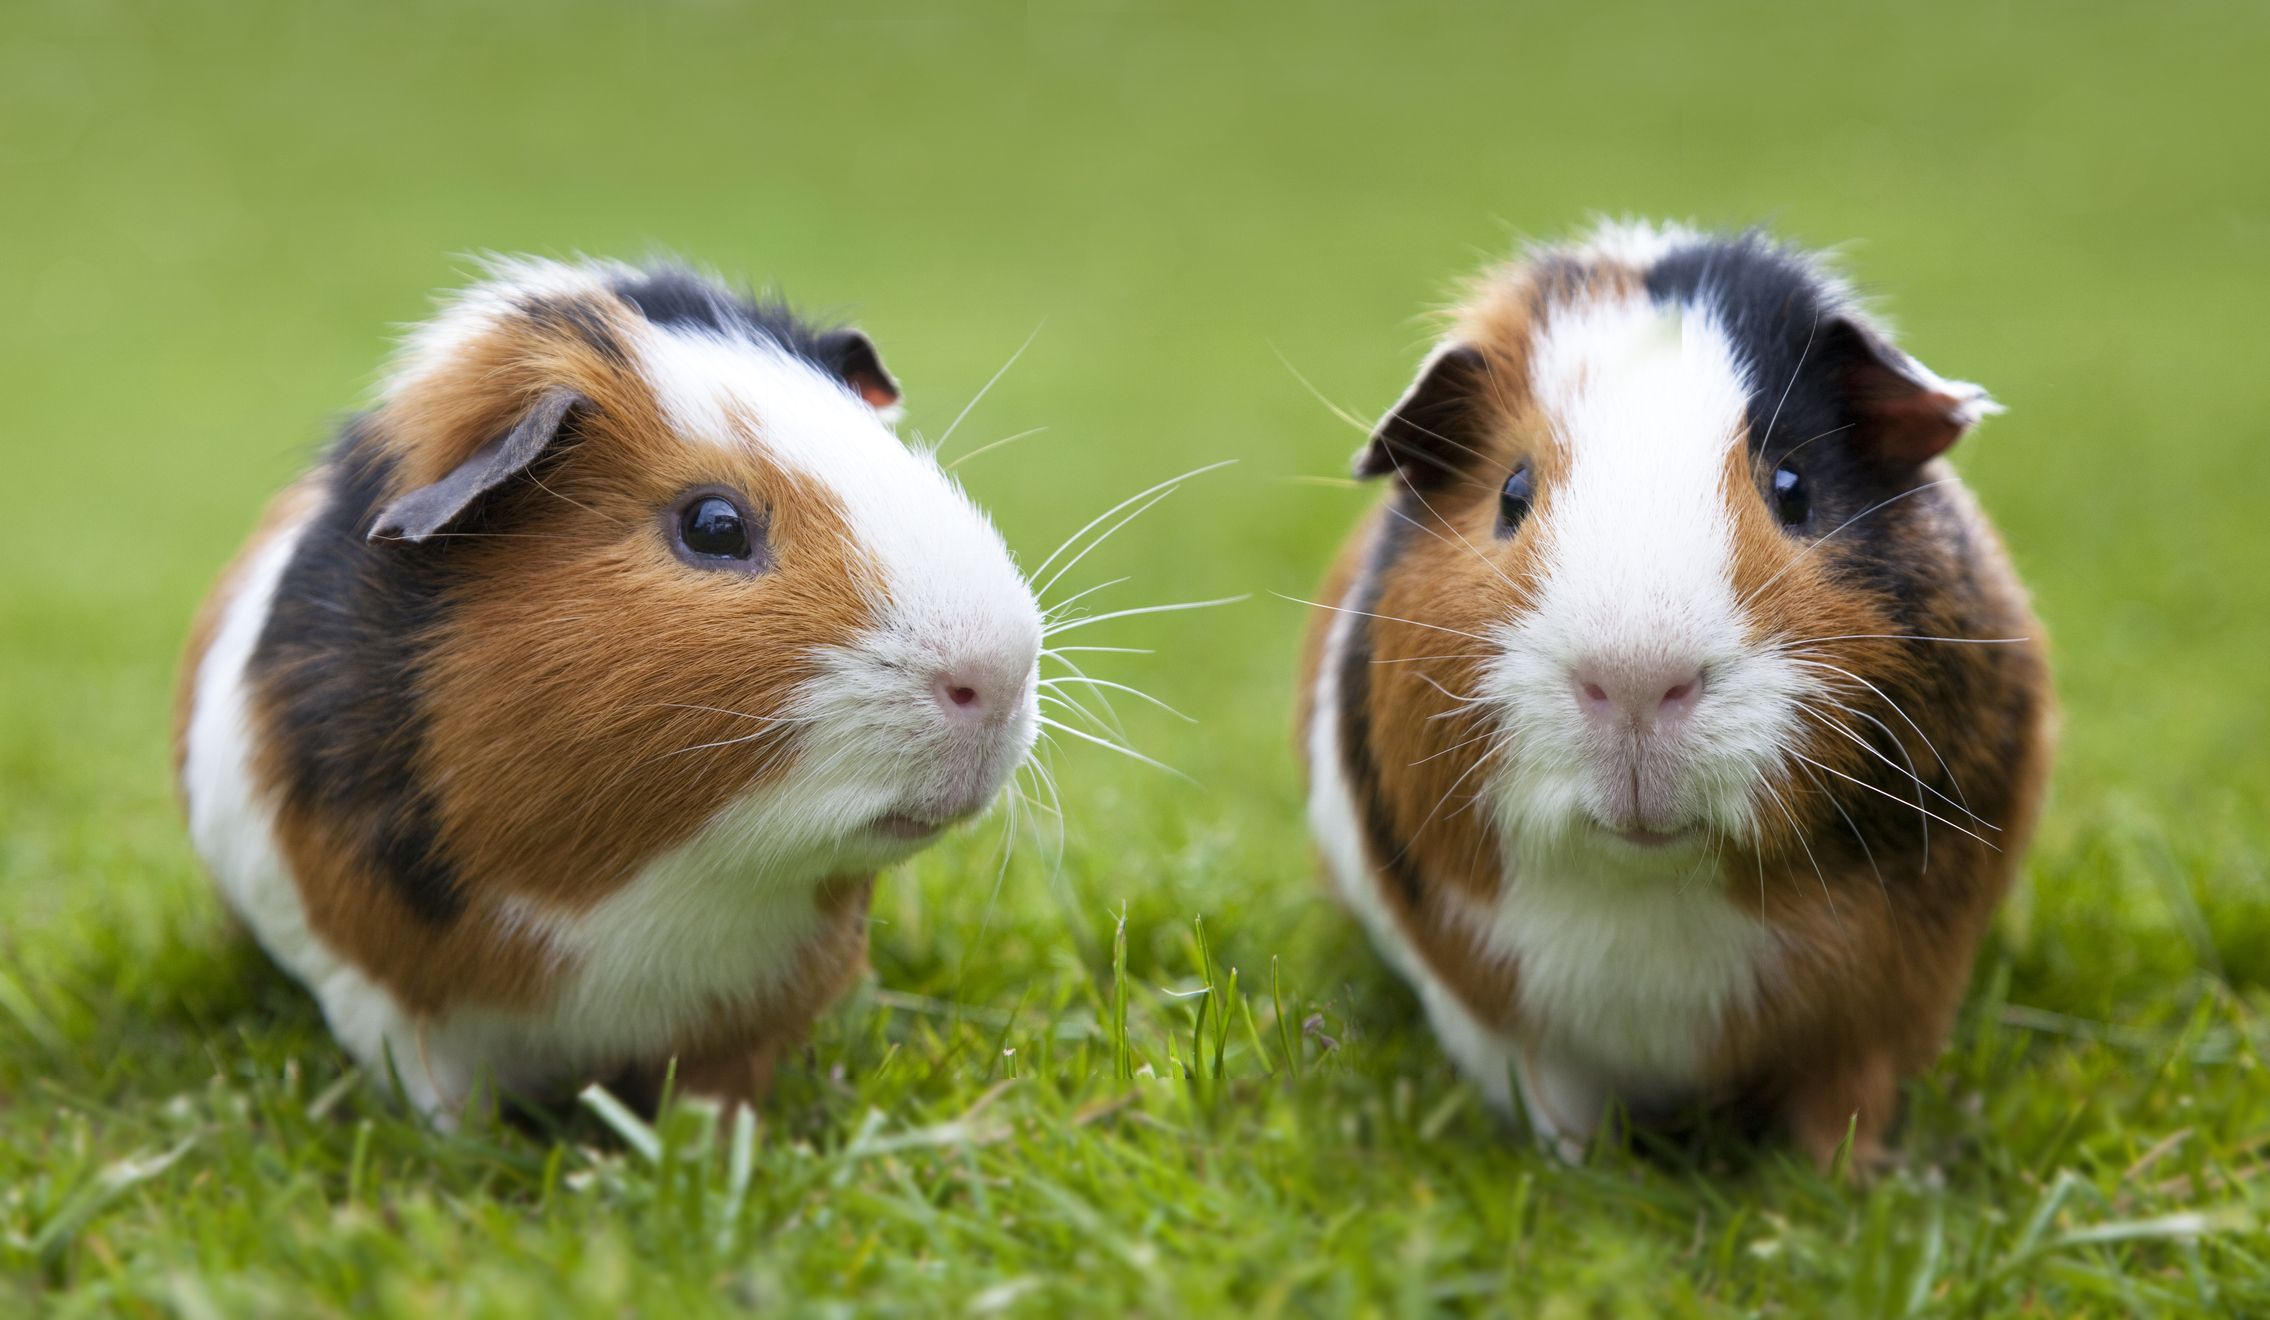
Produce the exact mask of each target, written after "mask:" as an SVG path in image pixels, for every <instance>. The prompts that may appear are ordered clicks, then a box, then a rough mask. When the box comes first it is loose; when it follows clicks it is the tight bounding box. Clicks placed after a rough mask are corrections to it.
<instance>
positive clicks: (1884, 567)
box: [1647, 231, 1940, 622]
mask: <svg viewBox="0 0 2270 1320" xmlns="http://www.w3.org/2000/svg"><path fill="white" fill-rule="evenodd" d="M1647 291H1648V296H1649V297H1651V298H1653V299H1654V300H1655V301H1656V302H1657V303H1659V304H1682V305H1686V306H1693V307H1704V308H1708V309H1710V310H1711V311H1713V312H1714V313H1716V315H1717V318H1718V322H1719V324H1720V326H1721V327H1722V328H1723V329H1724V330H1725V332H1726V335H1727V337H1728V339H1729V340H1730V341H1731V344H1732V347H1733V349H1734V353H1735V356H1736V358H1737V359H1738V361H1739V365H1740V366H1741V368H1742V370H1743V374H1744V375H1745V376H1746V377H1747V380H1748V383H1749V385H1750V389H1751V394H1750V400H1749V407H1748V410H1747V417H1746V419H1745V420H1746V421H1747V424H1748V426H1747V429H1748V432H1749V444H1750V453H1751V457H1752V460H1753V467H1754V468H1755V471H1756V475H1757V478H1758V481H1759V483H1760V493H1761V496H1763V495H1764V494H1765V493H1766V492H1767V491H1768V490H1769V489H1770V488H1769V487H1768V486H1767V485H1766V484H1765V483H1767V482H1770V481H1771V479H1772V475H1773V471H1774V469H1775V468H1776V467H1778V466H1780V465H1781V464H1783V463H1788V464H1790V465H1791V466H1793V467H1795V468H1796V469H1797V470H1798V471H1799V472H1801V473H1802V474H1803V475H1804V479H1805V482H1806V486H1807V488H1808V489H1809V490H1810V492H1811V494H1812V504H1813V509H1812V516H1811V518H1810V519H1809V520H1808V521H1807V523H1806V524H1805V525H1802V526H1799V527H1796V528H1793V529H1792V531H1793V534H1795V535H1798V536H1800V537H1802V538H1805V539H1808V540H1811V539H1820V538H1827V544H1825V545H1824V546H1823V547H1822V548H1821V550H1820V552H1819V554H1820V557H1821V558H1822V559H1823V560H1824V561H1826V562H1827V563H1829V564H1831V565H1833V566H1834V567H1835V568H1836V570H1837V571H1838V573H1839V574H1840V576H1842V577H1844V578H1845V579H1846V580H1848V581H1849V582H1851V583H1852V584H1853V585H1854V586H1857V587H1859V588H1861V589H1863V590H1867V591H1869V592H1871V593H1872V594H1874V595H1876V596H1878V597H1880V598H1882V599H1884V600H1885V601H1886V602H1888V603H1890V604H1891V605H1892V606H1893V608H1894V612H1895V613H1897V614H1898V615H1899V616H1900V617H1901V619H1902V621H1903V622H1911V621H1912V617H1913V610H1912V608H1911V607H1912V604H1913V603H1914V601H1915V600H1916V599H1917V598H1918V596H1917V592H1918V589H1919V587H1921V586H1922V585H1923V584H1919V583H1916V582H1914V581H1912V580H1910V578H1909V574H1908V572H1907V571H1905V568H1906V566H1905V565H1904V564H1903V562H1902V559H1903V557H1902V556H1901V554H1900V546H1901V544H1902V543H1903V542H1905V541H1907V540H1908V539H1909V538H1910V537H1912V536H1915V535H1919V534H1921V533H1920V532H1919V530H1918V529H1919V528H1920V527H1921V526H1923V525H1926V524H1928V523H1929V522H1931V521H1933V520H1934V519H1933V514H1934V511H1935V509H1936V507H1937V505H1938V504H1939V502H1940V501H1939V499H1938V496H1937V494H1936V492H1933V491H1924V492H1922V493H1920V494H1915V495H1909V494H1907V493H1906V492H1908V491H1909V490H1911V489H1912V488H1913V487H1914V486H1915V485H1916V484H1917V481H1916V478H1915V477H1914V475H1913V474H1887V473H1885V472H1884V471H1882V470H1880V469H1879V468H1877V467H1876V466H1874V465H1873V464H1871V463H1869V462H1868V461H1866V459H1865V458H1864V457H1863V456H1862V455H1861V454H1860V452H1859V451H1858V450H1857V449H1856V447H1855V444H1854V435H1853V432H1854V430H1855V429H1856V427H1857V425H1858V418H1857V416H1856V415H1855V413H1854V411H1853V408H1852V406H1851V398H1850V395H1849V393H1848V391H1847V389H1846V386H1845V382H1846V381H1847V379H1848V377H1849V374H1850V372H1851V370H1852V368H1853V366H1854V359H1855V355H1856V354H1859V353H1862V352H1865V349H1864V348H1863V347H1862V346H1861V345H1860V343H1859V341H1858V340H1857V339H1856V338H1855V337H1854V336H1853V334H1852V333H1851V329H1850V326H1849V324H1848V323H1847V322H1846V321H1844V320H1843V317H1844V316H1845V314H1846V313H1847V312H1848V311H1849V309H1848V308H1847V307H1846V306H1845V304H1844V301H1843V299H1842V298H1841V296H1840V295H1839V294H1837V293H1836V292H1835V291H1834V290H1832V289H1831V288H1829V287H1827V286H1826V285H1824V284H1823V282H1822V280H1821V278H1820V277H1819V276H1818V275H1816V274H1815V273H1814V272H1813V270H1812V268H1811V267H1810V266H1809V265H1807V263H1806V262H1805V261H1804V260H1802V259H1801V258H1799V257H1798V256H1796V255H1795V254H1793V253H1790V252H1788V251H1787V250H1785V249H1783V248H1781V247H1779V246H1777V245H1776V244H1775V243H1774V242H1773V241H1772V240H1771V239H1769V238H1767V237H1766V236H1764V235H1763V234H1761V233H1758V232H1756V231H1751V232H1749V233H1743V234H1736V235H1731V236H1713V237H1707V238H1702V239H1698V240H1696V241H1694V242H1692V243H1689V244H1687V245H1686V246H1684V247H1680V248H1677V249H1675V250H1673V251H1672V252H1671V253H1670V254H1668V255H1667V256H1665V257H1664V258H1663V259H1662V260H1661V261H1658V262H1657V263H1656V264H1655V266H1654V267H1653V268H1652V269H1650V270H1649V271H1648V272H1647ZM1887 500H1892V501H1896V502H1894V503H1891V504H1885V503H1884V502H1885V501H1887ZM1878 505H1883V507H1881V508H1876V507H1875V506H1878ZM1871 510H1873V511H1871Z"/></svg>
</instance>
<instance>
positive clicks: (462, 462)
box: [177, 262, 1040, 1121]
mask: <svg viewBox="0 0 2270 1320" xmlns="http://www.w3.org/2000/svg"><path fill="white" fill-rule="evenodd" d="M896 401H897V390H896V386H895V385H894V384H893V383H892V382H891V380H890V377H889V376H888V375H887V374H885V373H884V371H883V369H882V366H881V363H880V362H879V360H878V359H877V358H876V356H875V354H874V351H873V348H872V346H871V345H869V344H868V343H867V341H866V340H865V339H864V338H863V337H861V336H859V335H858V334H856V333H855V332H851V331H834V332H829V333H819V332H816V331H813V330H811V329H809V328H808V327H806V326H804V325H802V324H800V323H798V322H797V321H795V320H794V319H793V318H792V317H790V316H789V315H788V314H787V313H786V312H785V311H782V310H780V309H777V308H772V307H766V306H760V305H758V304H756V303H753V302H751V301H748V300H746V299H744V298H741V297H739V296H737V295H734V294H732V293H730V292H729V291H727V290H725V289H723V288H721V287H718V286H716V285H713V284H711V283H709V282H707V281H705V280H703V279H700V278H698V277H695V276H692V275H689V274H686V273H684V272H680V271H674V270H660V271H642V270H637V269H633V268H629V267H621V266H612V265H598V264H583V265H572V266H571V265H562V264H554V263H547V262H508V263H500V264H499V265H498V266H497V268H496V269H495V270H494V272H493V275H492V279H491V280H490V281H489V282H487V283H484V284H482V285H479V286H476V287H474V288H473V289H470V290H468V291H467V292H465V293H464V294H462V295H460V296H459V297H458V298H456V299H455V300H453V301H452V302H451V303H450V304H449V306H447V307H446V308H445V309H444V311H443V312H442V314H441V315H440V316H439V317H437V318H436V320H435V321H433V322H432V323H430V324H429V325H427V326H425V327H423V328H422V329H421V330H420V331H419V332H418V333H417V334H416V335H414V336H413V338H412V340H411V341H410V343H409V345H408V348H407V351H406V352H405V354H404V356H403V359H402V361H401V363H400V364H399V366H398V369H397V370H396V372H395V373H394V375H393V376H392V377H391V378H390V379H389V381H388V382H387V384H386V385H385V387H384V389H383V391H382V395H381V399H380V402H379V403H378V405H377V406H376V407H375V408H373V409H372V410H371V411H370V412H368V413H366V414H364V415H362V416H360V417H358V418H356V419H355V420H354V421H352V422H351V423H350V424H349V425H348V426H347V427H346V429H345V431H344V433H343V434H342V435H341V436H340V438H339V439H338V441H337V442H336V443H335V444H334V445H333V446H332V448H331V450H330V451H329V453H328V454H327V456H326V457H325V459H324V461H323V462H322V463H321V464H320V465H319V466H318V467H317V468H316V469H315V470H314V471H313V472H311V473H310V474H309V475H308V476H307V477H305V478H303V479H302V480H301V481H300V482H299V483H298V484H297V485H295V486H293V487H291V488H290V489H288V490H287V491H285V492H284V493H283V494H282V495H280V496H278V497H277V499H276V501H275V502H274V503H273V504H272V505H271V507H270V509H269V511H268V515H267V517H266V519H265V521H264V523H263V525H262V526H261V528H260V529H259V530H258V532H256V534H255V535H254V537H253V539H252V541H251V542H250V543H249V544H248V545H247V546H246V548H245V549H244V551H243V552H242V554H241V555H240V556H239V558H238V560H237V562H236V564H235V565H233V566H232V567H231V568H230V569H229V570H228V571H227V572H226V573H225V574H224V576H223V578H222V580H221V583H220V584H219V585H218V586H217V587H216V588H215V590H214V593H213V595H212V596H211V598H210V599H209V600H208V601H207V603H206V606H205V609H204V611H203V612H202V614H201V615H200V617H199V619H198V622H197V624H196V625H195V627H194V630H193V633H192V636H191V640H190V645H189V651H188V656H187V658H186V661H185V665H184V671H183V675H182V685H181V693H180V699H179V703H178V706H179V715H178V720H177V756H178V769H179V774H180V782H181V786H182V790H183V795H184V799H185V802H186V806H187V812H188V816H189V823H190V833H191V836H192V841H193V843H194V844H195V847H196V849H197V851H198V853H199V855H200V856H201V857H202V858H203V860H204V862H205V864H206V865H207V867H208V868H209V869H210V870H211V872H212V873H213V875H214V877H215V879H216V881H217V882H218V884H219V887H220V889H221V892H222V894H223V895H224V896H225V898H226V900H227V902H228V905H229V906H230V908H231V909H233V910H234V911H235V912H236V914H237V915H238V916H240V917H241V918H242V919H243V920H244V922H245V923H246V924H247V925H248V926H249V927H250V928H251V930H252V932H253V934H254V935H255V936H256V937H257V938H258V939H259V941H260V943H261V944H262V945H263V946H265V947H266V949H267V950H268V951H269V953H270V954H271V955H273V956H274V957H275V958H276V959H277V961H278V962H279V963H281V964H282V965H283V966H284V968H285V969H286V970H287V971H289V972H290V973H291V974H292V975H293V976H295V977H297V978H298V979H299V980H300V981H302V982H303V983H304V984H305V985H306V986H307V987H308V989H309V990H310V991H311V992H312V993H313V994H314V995H315V997H316V999H317V1000H318V1001H319V1002H320V1003H321V1005H322V1008H323V1011H324V1013H325V1016H326V1017H327V1019H328V1020H329V1022H330V1024H331V1027H332V1030H333V1032H334V1033H335V1034H336V1035H337V1037H338V1039H339V1040H340V1042H341V1044H342V1045H344V1046H345V1047H346V1049H347V1050H348V1051H349V1052H350V1053H351V1054H352V1055H354V1057H355V1058H356V1059H358V1060H359V1061H360V1062H361V1063H363V1064H364V1065H365V1066H366V1067H367V1068H370V1069H372V1070H373V1071H374V1072H377V1073H379V1074H381V1075H384V1074H386V1073H388V1072H391V1073H392V1074H393V1075H395V1076H398V1077H399V1078H400V1081H401V1084H402V1086H403V1087H404V1089H405V1091H406V1092H407V1094H408V1096H409V1097H410V1099H411V1100H412V1101H413V1102H414V1103H415V1104H416V1105H417V1106H418V1107H419V1108H420V1109H422V1110H424V1111H426V1112H428V1113H431V1114H433V1115H436V1116H437V1117H440V1118H442V1119H444V1120H445V1121H446V1120H447V1119H449V1118H450V1117H452V1116H453V1115H454V1114H455V1113H456V1112H457V1111H458V1110H459V1109H460V1108H461V1107H462V1106H463V1104H464V1103H465V1102H466V1100H467V1099H468V1098H469V1097H470V1096H471V1095H473V1094H474V1093H475V1092H476V1090H477V1088H481V1087H483V1086H488V1085H493V1086H495V1087H497V1088H499V1089H501V1090H503V1091H506V1092H511V1093H515V1094H520V1095H524V1096H529V1097H534V1098H550V1097H554V1096H557V1095H560V1094H562V1093H566V1092H570V1091H572V1090H573V1089H574V1088H575V1087H577V1086H579V1085H581V1084H582V1083H584V1082H586V1081H590V1080H613V1081H615V1082H616V1083H617V1084H620V1085H627V1086H628V1087H630V1088H631V1089H632V1090H633V1091H636V1092H644V1093H646V1094H649V1095H651V1094H652V1092H653V1090H654V1088H655V1087H656V1085H657V1084H658V1083H659V1079H660V1077H661V1074H662V1071H663V1070H664V1069H665V1068H667V1067H668V1066H669V1065H670V1062H671V1061H672V1060H673V1059H675V1060H676V1061H677V1068H678V1073H677V1075H678V1078H679V1083H680V1086H681V1089H689V1090H695V1091H702V1092H708V1093H712V1094H715V1095H718V1096H721V1097H724V1098H746V1097H750V1096H753V1095H754V1094H756V1093H757V1092H759V1091H761V1089H762V1088H763V1087H764V1085H765V1084H766V1082H767V1080H768V1078H769V1072H770V1064H771V1059H772V1057H773V1055H774V1053H775V1052H777V1050H778V1049H779V1048H780V1047H781V1045H783V1044H784V1043H787V1042H790V1041H793V1040H794V1039H796V1038H797V1037H798V1036H799V1035H800V1034H801V1033H802V1032H803V1031H804V1030H805V1029H806V1028H807V1027H808V1025H809V1024H810V1022H811V1020H812V1018H813V1017H814V1015H815V1014H816V1013H818V1012H819V1011H820V1009H822V1008H823V1007H825V1006H826V1005H827V1004H828V1003H829V1002H830V1001H832V1000H833V999H834V998H835V997H837V996H838V995H839V994H840V993H841V992H842V991H843V990H844V989H845V988H846V987H847V986H848V985H849V984H850V983H851V981H852V980H853V979H854V978H855V977H856V976H857V975H858V973H859V972H860V971H861V969H862V968H863V966H864V959H865V916H866V905H867V894H868V888H869V885H870V883H871V880H872V877H873V876H874V874H875V872H876V871H877V869H878V868H880V867H882V866H884V865H887V864H889V863H890V862H892V861H895V860H897V859H899V858H902V857H905V856H907V855H909V854H911V853H912V852H914V851H916V850H918V849H919V848H920V847H922V846H924V845H925V844H927V843H928V842H930V841H931V840H932V839H933V838H934V837H935V836H936V834H937V832H938V831H939V830H941V829H943V828H944V827H945V826H947V825H948V824H950V823H952V822H953V821H955V820H959V819H962V818H965V817H968V816H970V815H972V814H975V813H976V812H978V811H981V810H983V809H984V808H985V807H986V806H987V805H988V804H989V803H990V801H991V800H992V798H993V797H994V796H995V795H996V793H997V792H998V791H999V789H1000V788H1001V786H1002V784H1003V783H1004V782H1005V780H1006V779H1007V777H1008V776H1009V774H1010V773H1011V772H1012V771H1013V770H1014V769H1015V767H1016V766H1017V765H1018V764H1019V763H1021V761H1022V760H1023V758H1024V756H1025V754H1026V752H1027V751H1028V750H1029V748H1030V745H1031V742H1032V738H1033V735H1034V731H1035V726H1036V720H1037V709H1036V704H1035V690H1034V683H1035V675H1034V670H1035V664H1036V661H1037V655H1038V648H1039V639H1040V618H1039V612H1038V610H1037V608H1036V607H1035V605H1034V603H1033V599H1032V595H1031V593H1030V591H1029V590H1028V589H1027V588H1026V586H1025V584H1024V582H1023V580H1022V579H1021V578H1020V577H1019V576H1018V574H1017V572H1016V570H1015V568H1014V566H1013V564H1012V562H1011V560H1010V558H1009V555H1008V553H1007V551H1006V549H1005V548H1004V547H1003V546H1002V544H1001V542H1000V539H999V537H998V535H997V534H996V533H995V532H994V530H993V528H992V526H991V524H990V523H989V522H987V520H986V519H985V518H984V516H983V515H982V514H981V513H980V512H978V511H977V510H976V509H975V508H974V507H973V506H972V505H971V504H970V503H969V502H968V500H967V499H966V498H965V497H964V496H963V495H962V494H961V492H960V490H959V489H958V488H956V487H955V486H954V485H953V484H952V483H951V481H950V480H949V479H948V478H947V477H946V476H945V475H944V474H943V473H942V472H941V471H940V470H939V469H938V467H937V466H936V464H935V463H934V462H933V461H932V460H931V459H930V457H929V456H928V455H927V454H922V453H917V452H914V451H911V450H909V449H908V448H906V447H905V446H903V445H902V444H900V443H899V441H898V440H897V439H896V438H895V437H894V436H893V435H892V434H891V433H890V432H889V430H888V429H887V428H886V426H885V425H884V421H885V419H886V415H887V412H888V410H889V409H890V408H891V407H892V406H893V405H895V403H896Z"/></svg>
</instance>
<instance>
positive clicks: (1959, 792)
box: [1789, 655, 1970, 811]
mask: <svg viewBox="0 0 2270 1320" xmlns="http://www.w3.org/2000/svg"><path fill="white" fill-rule="evenodd" d="M1789 661H1790V663H1791V664H1798V665H1807V666H1810V667H1812V668H1815V669H1826V670H1828V671H1830V672H1831V673H1837V674H1842V675H1844V676H1845V677H1846V678H1849V679H1851V680H1852V681H1853V682H1855V683H1858V684H1859V685H1860V686H1862V687H1864V688H1866V689H1868V690H1869V691H1870V692H1873V693H1875V694H1876V696H1877V698H1878V699H1880V700H1881V701H1882V702H1883V703H1884V704H1885V705H1886V706H1889V707H1891V709H1892V713H1893V714H1894V715H1897V716H1899V717H1900V719H1901V720H1902V721H1903V722H1904V723H1905V724H1906V725H1907V727H1909V728H1910V729H1913V730H1915V736H1916V737H1918V738H1920V739H1922V740H1923V746H1924V748H1925V750H1927V751H1929V752H1930V753H1931V759H1932V760H1935V761H1937V762H1938V763H1939V768H1940V769H1941V770H1944V771H1946V772H1947V783H1948V784H1949V785H1951V786H1952V787H1953V788H1954V790H1955V797H1956V799H1957V800H1959V801H1960V802H1962V804H1963V809H1964V810H1965V811H1968V810H1969V809H1970V797H1969V795H1968V794H1966V793H1964V792H1963V783H1962V781H1961V780H1960V779H1957V778H1956V777H1955V768H1954V767H1953V766H1951V765H1949V764H1947V758H1946V757H1944V756H1941V755H1940V754H1939V749H1938V747H1937V746H1935V745H1933V743H1932V741H1931V735H1930V734H1927V733H1925V732H1924V731H1923V726H1922V725H1920V724H1917V723H1916V722H1915V719H1914V717H1913V716H1911V715H1909V714H1908V713H1907V711H1906V709H1904V708H1903V707H1902V706H1901V705H1900V704H1899V703H1898V702H1896V701H1894V700H1892V696H1891V694H1890V693H1888V692H1886V691H1884V689H1882V688H1880V687H1877V686H1876V685H1875V684H1874V683H1871V682H1869V681H1868V680H1867V679H1865V678H1862V677H1861V676H1860V675H1858V674H1855V673H1853V672H1852V671H1851V670H1849V669H1846V668H1845V667H1844V666H1842V665H1838V664H1831V663H1830V662H1828V661H1826V660H1818V659H1811V658H1807V657H1804V656H1795V655H1793V656H1790V657H1789ZM1887 732H1888V730H1887ZM1892 741H1893V742H1895V743H1896V742H1898V741H1899V739H1897V738H1894V739H1893V740H1892Z"/></svg>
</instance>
